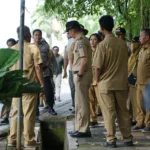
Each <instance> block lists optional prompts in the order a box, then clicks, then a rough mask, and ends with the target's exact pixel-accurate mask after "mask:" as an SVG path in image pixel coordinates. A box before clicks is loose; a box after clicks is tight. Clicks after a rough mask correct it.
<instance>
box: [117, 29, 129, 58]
mask: <svg viewBox="0 0 150 150" xmlns="http://www.w3.org/2000/svg"><path fill="white" fill-rule="evenodd" d="M115 32H116V35H117V37H118V38H120V39H122V40H124V41H126V44H127V46H128V56H130V54H131V49H130V45H131V43H130V41H129V40H127V39H126V30H125V28H122V27H118V28H117V29H116V31H115Z"/></svg>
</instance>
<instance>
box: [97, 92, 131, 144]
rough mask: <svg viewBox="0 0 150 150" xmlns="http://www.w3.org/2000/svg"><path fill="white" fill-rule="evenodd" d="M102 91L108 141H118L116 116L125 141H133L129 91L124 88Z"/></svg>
mask: <svg viewBox="0 0 150 150" xmlns="http://www.w3.org/2000/svg"><path fill="white" fill-rule="evenodd" d="M100 92H101V93H100ZM100 92H99V93H100V101H101V108H102V112H103V116H104V121H105V126H106V129H107V142H113V141H116V137H115V134H116V126H115V119H116V117H117V120H118V125H119V129H120V132H121V133H122V136H123V139H124V141H125V142H129V141H131V140H132V135H131V129H130V116H129V110H128V109H127V105H126V104H127V96H128V92H127V91H123V90H122V91H121V90H120V91H105V92H102V91H100Z"/></svg>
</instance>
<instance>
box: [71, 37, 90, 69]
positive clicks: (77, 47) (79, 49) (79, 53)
mask: <svg viewBox="0 0 150 150" xmlns="http://www.w3.org/2000/svg"><path fill="white" fill-rule="evenodd" d="M73 47H74V48H73V67H72V70H73V71H79V69H80V59H81V57H86V58H87V60H88V62H87V67H86V68H87V69H86V70H85V71H88V72H92V67H91V63H92V50H91V47H90V43H89V40H88V38H86V37H85V36H84V35H83V34H79V35H78V36H77V37H76V38H75V42H74V45H73Z"/></svg>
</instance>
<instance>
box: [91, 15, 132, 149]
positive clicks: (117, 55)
mask: <svg viewBox="0 0 150 150" xmlns="http://www.w3.org/2000/svg"><path fill="white" fill-rule="evenodd" d="M99 23H100V27H101V31H102V33H103V34H104V35H105V39H104V40H103V41H102V42H101V43H100V44H99V45H98V46H97V50H96V54H95V57H94V59H93V64H92V66H93V67H94V68H95V75H96V81H97V83H98V89H99V94H100V101H101V108H102V112H104V113H103V116H104V121H105V126H106V130H107V142H106V143H105V147H111V148H113V147H116V140H117V138H116V137H115V134H116V131H115V130H116V129H115V128H116V127H115V119H116V117H117V119H118V124H119V128H120V131H121V133H122V136H123V139H124V144H125V146H133V143H132V135H131V131H130V117H129V111H128V109H127V107H126V101H127V77H128V70H127V61H128V51H127V45H126V43H125V42H124V41H123V40H121V39H119V38H117V37H115V36H114V35H113V34H112V29H113V27H114V20H113V18H112V17H111V16H109V15H106V16H103V17H101V18H100V20H99Z"/></svg>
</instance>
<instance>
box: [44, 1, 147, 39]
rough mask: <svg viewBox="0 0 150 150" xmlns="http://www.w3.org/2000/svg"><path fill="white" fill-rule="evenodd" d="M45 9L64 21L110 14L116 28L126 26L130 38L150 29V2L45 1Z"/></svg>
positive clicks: (49, 13)
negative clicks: (145, 28)
mask: <svg viewBox="0 0 150 150" xmlns="http://www.w3.org/2000/svg"><path fill="white" fill-rule="evenodd" d="M44 8H45V11H46V13H47V14H48V15H51V14H55V15H59V17H60V18H61V20H63V21H67V20H68V18H74V17H75V18H76V19H79V18H83V17H85V16H88V15H92V16H93V15H97V16H101V15H104V14H110V15H112V16H113V17H114V19H115V22H116V26H118V25H120V26H124V27H125V28H126V29H127V31H128V34H129V35H130V36H132V34H133V35H137V34H139V30H140V28H141V27H150V1H149V0H57V1H56V0H45V4H44ZM98 18H99V17H98ZM97 21H98V19H97ZM87 22H88V21H87ZM130 38H131V37H130Z"/></svg>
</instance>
